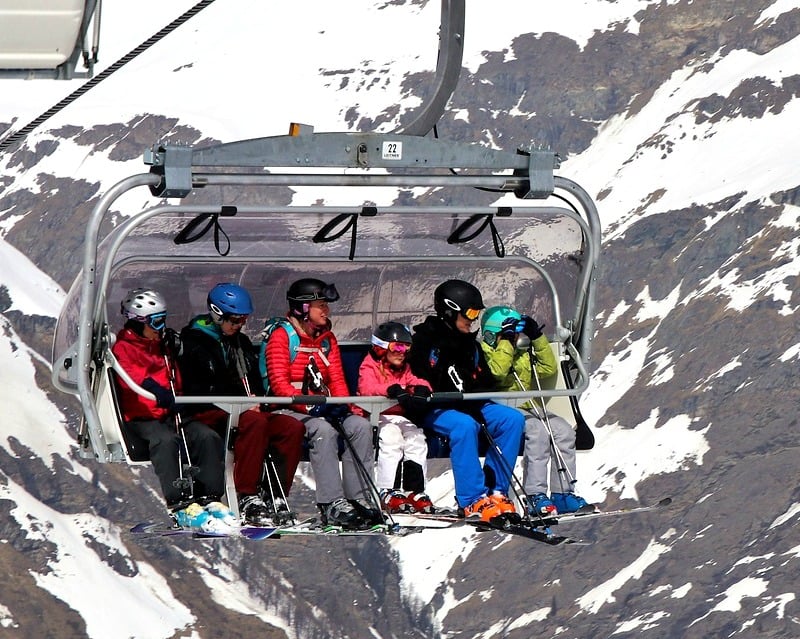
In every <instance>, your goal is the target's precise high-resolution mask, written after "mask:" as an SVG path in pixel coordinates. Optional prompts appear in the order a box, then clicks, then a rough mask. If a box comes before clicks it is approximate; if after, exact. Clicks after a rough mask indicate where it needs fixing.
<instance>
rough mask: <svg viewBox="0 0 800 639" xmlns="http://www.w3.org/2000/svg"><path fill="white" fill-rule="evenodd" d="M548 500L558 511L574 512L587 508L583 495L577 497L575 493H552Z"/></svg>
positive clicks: (562, 512)
mask: <svg viewBox="0 0 800 639" xmlns="http://www.w3.org/2000/svg"><path fill="white" fill-rule="evenodd" d="M550 500H551V501H552V502H553V504H554V505H555V507H556V509H557V510H558V512H560V513H561V514H562V515H563V514H564V513H574V512H577V511H578V510H584V509H587V510H588V508H589V504H588V502H587V501H586V500H585V499H584V498H583V497H578V496H577V495H576V494H575V493H553V494H552V495H550Z"/></svg>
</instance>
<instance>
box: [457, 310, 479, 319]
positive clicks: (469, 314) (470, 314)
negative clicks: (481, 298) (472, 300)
mask: <svg viewBox="0 0 800 639" xmlns="http://www.w3.org/2000/svg"><path fill="white" fill-rule="evenodd" d="M461 314H462V315H463V316H464V317H466V318H467V319H468V320H469V321H470V322H474V321H475V320H476V319H478V315H480V314H481V310H480V309H479V308H468V309H465V310H463V311H461Z"/></svg>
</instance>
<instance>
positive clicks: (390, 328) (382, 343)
mask: <svg viewBox="0 0 800 639" xmlns="http://www.w3.org/2000/svg"><path fill="white" fill-rule="evenodd" d="M391 342H402V343H403V344H410V343H411V331H410V330H408V327H407V326H406V325H405V324H401V323H400V322H386V323H384V324H380V325H379V326H378V328H376V329H375V330H374V331H373V332H372V345H373V346H379V347H380V348H389V344H390V343H391Z"/></svg>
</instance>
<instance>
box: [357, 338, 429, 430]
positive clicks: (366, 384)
mask: <svg viewBox="0 0 800 639" xmlns="http://www.w3.org/2000/svg"><path fill="white" fill-rule="evenodd" d="M393 384H400V386H402V387H403V388H405V387H406V386H425V387H426V388H430V387H431V385H430V383H429V382H428V380H425V379H422V378H421V377H417V376H416V375H414V373H412V372H411V367H410V366H409V365H408V363H406V364H405V366H403V369H402V370H400V371H394V370H392V369H391V368H389V367H388V366H384V365H383V361H381V360H377V359H375V358H374V357H373V356H372V354H371V353H367V356H366V357H365V358H364V361H363V362H361V366H360V368H359V369H358V394H359V395H383V396H386V389H387V388H389V386H392V385H393ZM384 413H385V414H387V415H402V414H403V413H404V411H403V409H402V408H400V405H399V404H398V405H397V406H392V407H391V408H387V409H386V410H385V411H384Z"/></svg>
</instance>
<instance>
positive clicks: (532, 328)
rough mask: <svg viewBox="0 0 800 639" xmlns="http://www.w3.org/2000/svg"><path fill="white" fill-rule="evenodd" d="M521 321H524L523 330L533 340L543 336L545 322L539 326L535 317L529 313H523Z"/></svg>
mask: <svg viewBox="0 0 800 639" xmlns="http://www.w3.org/2000/svg"><path fill="white" fill-rule="evenodd" d="M519 321H520V322H521V323H522V332H523V333H524V334H525V335H527V336H528V338H529V339H530V340H531V341H533V340H535V339H538V338H540V337H541V336H542V329H543V328H544V324H542V325H541V326H539V324H537V322H536V320H535V319H533V318H532V317H528V316H527V315H523V317H522V319H521V320H519Z"/></svg>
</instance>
